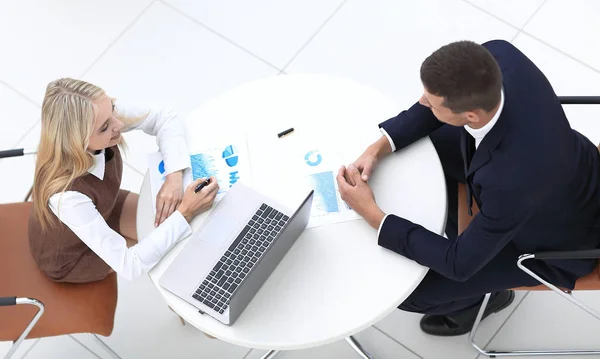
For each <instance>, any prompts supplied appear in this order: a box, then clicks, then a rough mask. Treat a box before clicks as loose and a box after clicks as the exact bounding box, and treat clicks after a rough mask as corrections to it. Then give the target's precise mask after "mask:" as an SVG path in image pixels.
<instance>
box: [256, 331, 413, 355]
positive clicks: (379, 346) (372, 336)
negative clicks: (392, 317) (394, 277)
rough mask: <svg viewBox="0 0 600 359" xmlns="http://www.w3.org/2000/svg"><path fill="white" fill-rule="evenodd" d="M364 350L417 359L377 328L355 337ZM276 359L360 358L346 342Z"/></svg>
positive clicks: (372, 353) (282, 353)
mask: <svg viewBox="0 0 600 359" xmlns="http://www.w3.org/2000/svg"><path fill="white" fill-rule="evenodd" d="M355 338H356V340H357V341H358V342H359V343H360V345H361V346H362V347H363V349H364V350H365V351H366V352H367V353H369V354H371V355H372V356H373V357H375V358H381V359H385V358H402V359H417V358H419V357H418V356H417V355H415V354H414V353H412V352H411V351H410V350H408V349H407V348H405V347H403V346H402V345H400V344H398V343H396V342H395V341H394V340H392V339H390V338H389V337H388V336H386V335H385V334H383V333H381V332H380V331H379V330H377V329H375V328H368V329H366V330H364V331H362V332H361V333H358V334H357V335H356V336H355ZM265 353H266V352H265V351H264V350H253V351H252V353H250V355H248V357H247V358H246V359H259V358H260V357H261V356H262V355H264V354H265ZM276 358H278V359H279V358H281V359H304V358H311V359H330V358H360V356H359V355H358V353H357V352H355V351H354V350H353V349H352V348H351V347H350V345H348V344H347V343H346V341H345V340H340V341H338V342H335V343H333V344H328V345H324V346H321V347H317V348H311V349H304V350H295V351H282V352H281V353H280V354H278V355H277V357H276Z"/></svg>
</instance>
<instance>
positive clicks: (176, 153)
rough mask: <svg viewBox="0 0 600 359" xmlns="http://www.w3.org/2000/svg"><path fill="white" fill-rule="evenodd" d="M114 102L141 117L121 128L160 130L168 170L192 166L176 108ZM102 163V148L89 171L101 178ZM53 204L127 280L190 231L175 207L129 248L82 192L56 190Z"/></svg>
mask: <svg viewBox="0 0 600 359" xmlns="http://www.w3.org/2000/svg"><path fill="white" fill-rule="evenodd" d="M115 108H116V111H117V114H118V117H120V118H136V117H139V118H140V122H139V123H137V124H134V125H132V126H130V127H128V128H126V129H123V131H122V132H127V131H131V130H142V131H144V132H145V133H147V134H149V135H153V136H156V141H157V144H158V147H159V149H160V152H161V153H162V155H163V158H164V161H165V172H166V174H169V173H173V172H176V171H179V170H182V169H185V168H188V167H191V164H190V157H189V151H188V148H187V144H186V140H185V129H184V125H183V122H182V121H181V119H180V117H179V116H178V115H177V114H176V113H173V112H170V111H166V110H156V109H148V108H143V107H138V106H135V105H132V104H128V103H124V102H123V101H122V100H117V101H116V102H115ZM144 117H145V118H144ZM104 167H105V158H104V151H102V152H101V153H99V154H97V155H94V165H93V166H92V168H90V170H89V171H88V172H89V173H91V174H92V175H94V176H96V177H97V178H99V179H100V180H103V179H104ZM59 202H60V208H59ZM49 206H50V209H51V210H52V212H53V213H54V214H55V215H56V216H57V217H58V218H59V219H60V220H61V221H62V222H63V223H64V224H65V225H67V226H68V227H69V228H70V229H71V230H72V231H73V233H75V234H76V235H77V236H78V237H79V238H80V239H81V240H82V241H83V242H84V243H85V244H86V245H87V246H88V247H90V249H92V250H93V251H94V253H96V254H97V255H98V256H99V257H100V258H102V259H103V260H104V261H105V262H106V263H107V264H108V265H109V266H110V267H111V268H112V269H113V270H114V271H115V272H117V273H118V274H119V275H120V276H122V277H124V278H126V279H129V280H132V279H134V278H136V277H138V276H140V275H142V274H143V273H146V272H147V271H149V270H150V269H152V267H154V266H155V265H156V263H158V261H159V260H160V259H161V258H162V257H163V256H164V255H165V254H166V253H167V252H168V251H169V249H170V248H171V247H172V246H173V245H174V244H175V243H177V242H179V241H180V240H182V239H183V238H185V237H187V236H189V235H190V234H192V229H191V228H190V226H189V224H188V223H187V221H186V219H185V218H184V217H183V215H182V214H181V213H180V212H179V211H175V212H173V214H172V215H171V216H169V218H167V219H166V220H165V221H164V222H163V223H162V224H161V225H160V226H158V228H155V229H154V231H152V233H150V234H149V235H148V236H147V237H145V238H139V241H138V243H137V244H135V245H134V246H132V247H131V248H127V242H126V240H125V238H124V237H123V236H121V235H120V234H119V233H117V232H116V231H114V230H113V229H111V228H110V227H109V226H108V224H107V223H106V221H105V220H104V218H103V217H102V215H101V214H100V213H99V212H98V210H97V209H96V206H95V205H94V203H93V202H92V200H91V198H89V197H88V196H86V195H84V194H83V193H81V192H76V191H66V192H64V193H62V194H61V193H57V194H55V195H53V196H52V197H50V200H49ZM59 209H60V210H59Z"/></svg>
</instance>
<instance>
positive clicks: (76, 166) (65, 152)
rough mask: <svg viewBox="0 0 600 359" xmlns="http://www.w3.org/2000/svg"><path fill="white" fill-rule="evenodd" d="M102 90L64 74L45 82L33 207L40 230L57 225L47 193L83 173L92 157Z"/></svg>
mask: <svg viewBox="0 0 600 359" xmlns="http://www.w3.org/2000/svg"><path fill="white" fill-rule="evenodd" d="M103 95H105V92H104V90H102V89H101V88H99V87H98V86H95V85H92V84H90V83H87V82H85V81H81V80H74V79H69V78H63V79H59V80H56V81H53V82H51V83H50V84H48V87H47V88H46V95H45V96H44V102H43V104H42V121H41V122H42V134H41V138H40V143H39V146H38V150H37V160H36V166H35V176H34V190H33V211H34V214H35V216H36V217H37V219H38V221H39V222H40V225H41V227H42V230H43V231H46V230H47V229H48V228H49V227H54V226H55V225H56V223H55V221H54V217H53V216H52V213H51V211H50V207H49V206H48V201H49V199H50V197H51V196H52V195H54V194H56V193H62V192H64V191H66V190H67V189H68V187H69V186H70V185H71V184H72V183H73V181H74V180H75V179H76V178H78V177H81V176H83V175H85V174H86V173H87V171H88V170H89V169H90V168H91V167H92V165H93V163H94V158H93V155H92V154H91V153H89V152H88V151H87V148H88V145H89V140H90V136H91V135H92V132H93V129H94V121H95V118H96V113H97V107H96V106H95V105H94V104H93V103H92V101H95V100H96V99H98V98H100V97H102V96H103Z"/></svg>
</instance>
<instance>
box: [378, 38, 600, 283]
mask: <svg viewBox="0 0 600 359" xmlns="http://www.w3.org/2000/svg"><path fill="white" fill-rule="evenodd" d="M483 46H484V47H486V48H487V49H488V50H489V51H490V52H491V53H492V55H493V56H494V58H495V59H496V61H497V62H498V64H499V66H500V69H501V71H502V80H503V88H504V96H505V101H504V108H503V110H502V113H501V115H500V118H499V119H498V121H497V122H496V124H495V125H494V127H493V128H492V129H491V131H490V132H489V133H488V134H487V135H486V136H485V138H484V139H483V141H482V142H481V144H480V145H479V147H478V148H477V150H476V151H474V148H475V147H474V140H473V138H472V137H471V135H469V134H468V133H467V132H466V130H464V129H463V130H462V132H463V133H462V139H461V147H462V149H461V150H462V155H463V161H464V162H465V173H466V179H467V184H468V187H469V188H470V190H471V191H472V193H473V198H474V200H475V201H476V202H477V203H478V204H479V207H480V209H481V212H480V213H478V214H477V215H476V216H475V218H474V219H473V221H472V223H471V224H470V225H469V227H468V228H467V230H466V231H465V232H464V233H462V234H461V235H460V236H459V237H458V239H457V240H455V241H451V240H448V239H446V238H444V237H442V236H439V235H437V234H435V233H433V232H430V231H428V230H426V229H424V228H423V227H421V226H419V225H417V224H414V223H412V222H410V221H408V220H406V219H403V218H400V217H397V216H393V215H390V216H388V217H387V218H386V220H385V222H384V224H383V226H382V229H381V232H380V236H379V244H380V245H381V246H383V247H386V248H388V249H390V250H393V251H395V252H397V253H400V254H402V255H404V256H406V257H408V258H410V259H413V260H415V261H416V262H418V263H420V264H422V265H425V266H427V267H429V268H431V269H433V270H434V271H437V272H438V273H440V274H442V275H444V276H446V277H449V278H451V279H454V280H458V281H464V280H467V279H468V278H469V277H471V276H472V275H473V274H475V273H476V272H477V271H478V270H480V269H481V268H482V267H483V266H484V265H486V263H488V262H489V261H490V260H491V259H492V258H493V257H494V256H496V255H497V254H498V253H499V252H500V251H501V250H503V248H505V246H514V248H516V250H517V252H518V253H531V252H535V251H547V250H568V249H573V250H574V249H590V248H596V247H597V245H598V243H599V242H600V221H599V219H600V209H599V201H598V198H597V197H598V184H599V169H600V166H599V164H600V163H599V155H598V150H597V149H596V147H595V146H594V144H592V143H591V142H590V141H589V140H588V139H587V138H586V137H584V136H582V135H581V134H579V133H578V132H576V131H575V130H573V129H571V127H570V126H569V122H568V121H567V118H566V116H565V113H564V112H563V109H562V106H561V104H560V102H559V100H558V99H557V96H556V94H555V93H554V91H553V89H552V86H551V85H550V83H549V82H548V80H547V79H546V77H545V76H544V75H543V74H542V73H541V72H540V70H539V69H538V68H537V67H536V66H535V65H534V64H533V63H532V62H531V61H530V60H529V59H528V58H527V57H525V55H523V53H521V52H520V51H519V50H518V49H517V48H515V47H514V46H513V45H511V44H510V43H508V42H506V41H499V40H497V41H491V42H488V43H485V44H483ZM442 125H443V124H442V123H441V122H439V121H438V120H437V119H436V117H435V116H434V115H433V114H432V112H431V111H430V109H429V108H427V107H424V106H422V105H420V104H418V103H417V104H415V105H413V106H412V107H411V108H410V109H408V110H406V111H403V112H402V113H400V114H399V115H398V116H396V117H394V118H391V119H389V120H387V121H385V122H383V123H382V124H380V127H383V128H384V129H385V130H386V131H387V133H388V134H389V135H390V137H391V138H392V140H393V141H394V144H395V146H396V149H397V150H398V149H401V148H403V147H405V146H407V145H409V144H411V143H412V142H414V141H416V140H418V139H420V138H422V137H424V136H427V135H428V134H430V133H431V132H432V131H434V130H436V129H437V128H439V127H440V126H442ZM473 151H474V153H473ZM422 190H423V191H427V189H426V188H423V189H422ZM515 260H516V258H515ZM595 264H596V261H595V260H563V261H549V262H542V261H539V260H536V261H535V263H533V264H532V265H531V266H530V267H531V268H532V269H533V270H536V271H538V272H540V273H541V274H542V276H544V277H546V278H547V279H550V280H553V281H554V282H555V283H556V284H559V285H568V286H569V287H572V285H573V283H574V281H575V279H576V278H577V277H580V276H582V275H585V274H587V273H589V272H591V271H592V269H593V268H594V267H595ZM507 265H516V264H515V262H512V263H507ZM499 270H500V269H499Z"/></svg>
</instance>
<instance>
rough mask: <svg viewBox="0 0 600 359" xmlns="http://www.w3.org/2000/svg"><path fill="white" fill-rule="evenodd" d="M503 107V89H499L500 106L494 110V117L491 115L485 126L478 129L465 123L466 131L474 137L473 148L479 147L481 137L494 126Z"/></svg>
mask: <svg viewBox="0 0 600 359" xmlns="http://www.w3.org/2000/svg"><path fill="white" fill-rule="evenodd" d="M503 108H504V89H502V90H500V106H499V107H498V111H496V113H495V114H494V117H492V119H491V120H490V122H488V123H486V124H485V126H483V127H482V128H478V129H474V128H471V127H470V126H469V125H465V130H467V132H468V133H470V134H471V136H473V138H474V139H475V149H477V147H479V144H480V143H481V141H483V138H484V137H485V135H487V134H488V133H489V132H490V131H491V129H492V128H493V127H494V125H495V124H496V122H498V119H499V118H500V114H501V113H502V109H503Z"/></svg>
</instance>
